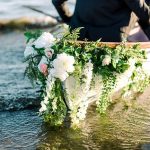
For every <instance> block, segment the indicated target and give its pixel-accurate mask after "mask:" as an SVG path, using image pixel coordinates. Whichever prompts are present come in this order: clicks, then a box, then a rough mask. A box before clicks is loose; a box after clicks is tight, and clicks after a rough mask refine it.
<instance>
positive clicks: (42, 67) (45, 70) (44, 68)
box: [40, 64, 48, 76]
mask: <svg viewBox="0 0 150 150" xmlns="http://www.w3.org/2000/svg"><path fill="white" fill-rule="evenodd" d="M47 68H48V67H47V65H46V64H40V71H41V72H42V73H43V74H44V75H45V76H47V75H48V69H47Z"/></svg>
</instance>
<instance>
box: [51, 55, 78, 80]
mask: <svg viewBox="0 0 150 150" xmlns="http://www.w3.org/2000/svg"><path fill="white" fill-rule="evenodd" d="M74 63H75V59H74V57H73V56H69V55H67V54H66V53H62V54H58V55H57V58H56V59H54V61H53V67H54V68H53V69H51V70H50V74H51V75H52V76H53V77H55V78H59V79H60V80H61V81H65V80H66V78H67V77H68V76H69V74H68V73H72V72H73V71H74Z"/></svg>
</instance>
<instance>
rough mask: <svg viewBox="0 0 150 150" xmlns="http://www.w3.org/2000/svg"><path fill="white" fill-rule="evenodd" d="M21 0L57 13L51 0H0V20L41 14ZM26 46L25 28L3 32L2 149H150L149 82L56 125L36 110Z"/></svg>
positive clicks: (0, 73)
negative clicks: (132, 94)
mask: <svg viewBox="0 0 150 150" xmlns="http://www.w3.org/2000/svg"><path fill="white" fill-rule="evenodd" d="M73 3H74V1H71V2H70V3H69V6H70V7H73ZM48 4H49V5H48ZM23 5H32V6H34V7H38V8H40V9H41V10H45V11H47V12H49V8H50V13H51V14H54V15H57V14H56V11H55V10H54V8H53V7H52V5H51V2H50V1H49V0H43V1H40V0H32V1H31V0H15V1H13V0H7V1H6V0H1V1H0V8H1V9H0V11H1V13H0V20H2V19H15V18H17V17H24V16H25V15H27V16H28V15H29V17H31V16H32V15H33V16H34V17H38V15H39V14H37V13H35V12H31V11H30V12H29V13H28V10H25V9H22V6H23ZM4 6H5V7H4ZM16 8H17V9H16ZM43 8H44V9H43ZM10 10H11V11H10ZM51 29H52V28H49V30H51ZM24 48H25V39H24V36H23V32H22V31H19V30H13V31H9V32H8V31H7V32H6V31H5V32H4V31H1V32H0V150H35V149H37V150H59V149H60V150H150V107H149V106H150V93H149V91H150V87H149V88H147V89H146V90H145V92H144V93H143V94H142V95H140V96H138V97H137V99H136V100H133V101H132V105H128V107H127V106H126V107H124V103H123V102H121V101H119V102H118V103H117V104H114V105H113V107H111V108H110V109H109V111H108V112H107V114H106V115H105V116H99V114H98V113H97V112H96V111H95V106H94V105H93V106H91V107H90V108H89V110H88V115H87V118H86V120H85V121H83V122H82V123H81V125H80V127H79V129H77V130H72V129H67V128H52V127H49V126H48V125H46V124H44V123H43V121H42V118H40V117H39V116H38V113H37V112H38V107H39V103H40V99H39V98H38V97H39V93H38V90H39V88H38V87H35V88H33V87H32V86H31V84H30V83H29V81H28V79H26V78H24V74H23V73H24V69H25V64H24V63H23V51H24ZM126 103H128V101H126Z"/></svg>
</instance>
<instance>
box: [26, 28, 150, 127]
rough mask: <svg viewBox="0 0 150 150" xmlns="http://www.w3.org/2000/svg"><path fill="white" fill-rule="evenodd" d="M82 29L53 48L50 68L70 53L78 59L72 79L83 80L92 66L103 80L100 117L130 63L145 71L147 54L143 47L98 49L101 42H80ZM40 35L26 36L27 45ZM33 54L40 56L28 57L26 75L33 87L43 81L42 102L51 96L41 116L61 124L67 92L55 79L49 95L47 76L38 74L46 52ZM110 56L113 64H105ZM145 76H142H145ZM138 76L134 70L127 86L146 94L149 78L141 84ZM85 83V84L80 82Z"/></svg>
mask: <svg viewBox="0 0 150 150" xmlns="http://www.w3.org/2000/svg"><path fill="white" fill-rule="evenodd" d="M80 29H81V28H78V29H75V30H73V31H71V33H70V32H69V31H67V32H66V33H64V35H63V37H62V38H61V39H59V40H56V42H55V43H54V44H53V45H52V47H51V48H52V49H53V50H54V54H53V57H52V58H51V59H48V61H49V64H48V67H49V68H50V69H51V62H52V61H53V60H54V59H55V58H56V57H57V54H61V53H67V54H68V55H71V56H74V59H75V64H74V66H75V71H74V72H73V74H72V75H73V76H77V77H82V78H84V76H81V75H82V71H83V68H84V66H85V64H86V63H88V62H91V63H92V64H93V73H94V74H95V75H99V76H102V80H103V89H102V94H101V96H100V98H99V102H98V105H97V110H98V112H99V113H105V111H106V109H107V107H108V106H109V104H110V102H111V97H110V96H111V92H112V91H113V89H114V88H115V85H116V84H117V83H116V78H117V77H116V74H121V73H124V72H125V71H126V70H128V69H129V68H130V66H131V62H130V59H134V60H135V64H134V66H135V68H136V69H137V68H142V62H143V60H144V59H146V54H145V51H144V50H142V49H141V48H140V46H139V45H138V44H137V45H134V46H132V47H126V45H125V43H124V42H123V43H121V44H120V45H118V46H116V47H114V48H111V47H109V46H107V45H101V46H100V45H99V41H96V42H86V43H84V42H78V41H77V40H78V38H79V31H80ZM40 35H41V32H40V31H38V32H26V33H25V36H26V38H27V43H28V42H29V41H30V40H31V39H33V40H36V39H37V38H38V37H39V36H40ZM33 48H34V50H36V51H37V55H34V56H29V57H28V58H27V59H26V60H25V61H26V62H27V63H28V66H27V67H26V70H25V74H26V75H27V76H28V78H29V79H30V80H31V82H32V83H34V82H37V81H40V83H41V85H42V91H44V93H43V98H44V97H46V95H47V94H49V103H48V105H47V110H46V111H45V112H44V113H43V114H42V115H43V117H44V120H45V122H48V123H50V124H51V125H60V124H62V122H63V120H64V118H65V115H66V111H67V107H66V105H65V97H64V93H65V92H64V90H63V88H62V83H61V81H60V80H59V79H56V80H55V82H54V84H53V87H52V89H51V90H50V91H49V93H47V91H46V81H47V76H45V75H43V74H42V73H40V72H39V70H38V64H39V62H40V60H41V58H42V56H45V53H44V48H41V49H36V48H35V46H34V45H33ZM106 56H109V58H110V60H109V61H108V62H107V64H104V63H103V61H104V59H105V58H106ZM142 74H143V73H141V75H142ZM137 76H139V72H137V70H135V71H134V72H133V75H132V77H131V81H132V82H131V83H130V85H128V87H129V88H127V89H128V90H130V88H131V87H132V88H135V87H136V89H138V91H140V92H141V91H143V90H144V88H145V87H146V86H148V84H149V83H150V80H149V77H148V76H146V74H145V76H144V79H145V80H140V78H138V79H137V78H136V77H137ZM80 81H81V82H83V80H82V79H81V80H80Z"/></svg>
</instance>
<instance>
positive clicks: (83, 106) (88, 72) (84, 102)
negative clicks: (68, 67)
mask: <svg viewBox="0 0 150 150" xmlns="http://www.w3.org/2000/svg"><path fill="white" fill-rule="evenodd" d="M83 74H84V75H85V79H84V82H85V84H84V89H83V93H84V95H83V97H82V98H81V102H80V104H79V108H78V112H77V118H78V119H79V120H84V119H85V117H86V112H87V108H88V104H89V101H88V91H89V89H90V84H91V80H92V75H93V64H92V63H91V62H89V63H87V64H86V65H85V67H84V70H83ZM85 95H86V96H85Z"/></svg>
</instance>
